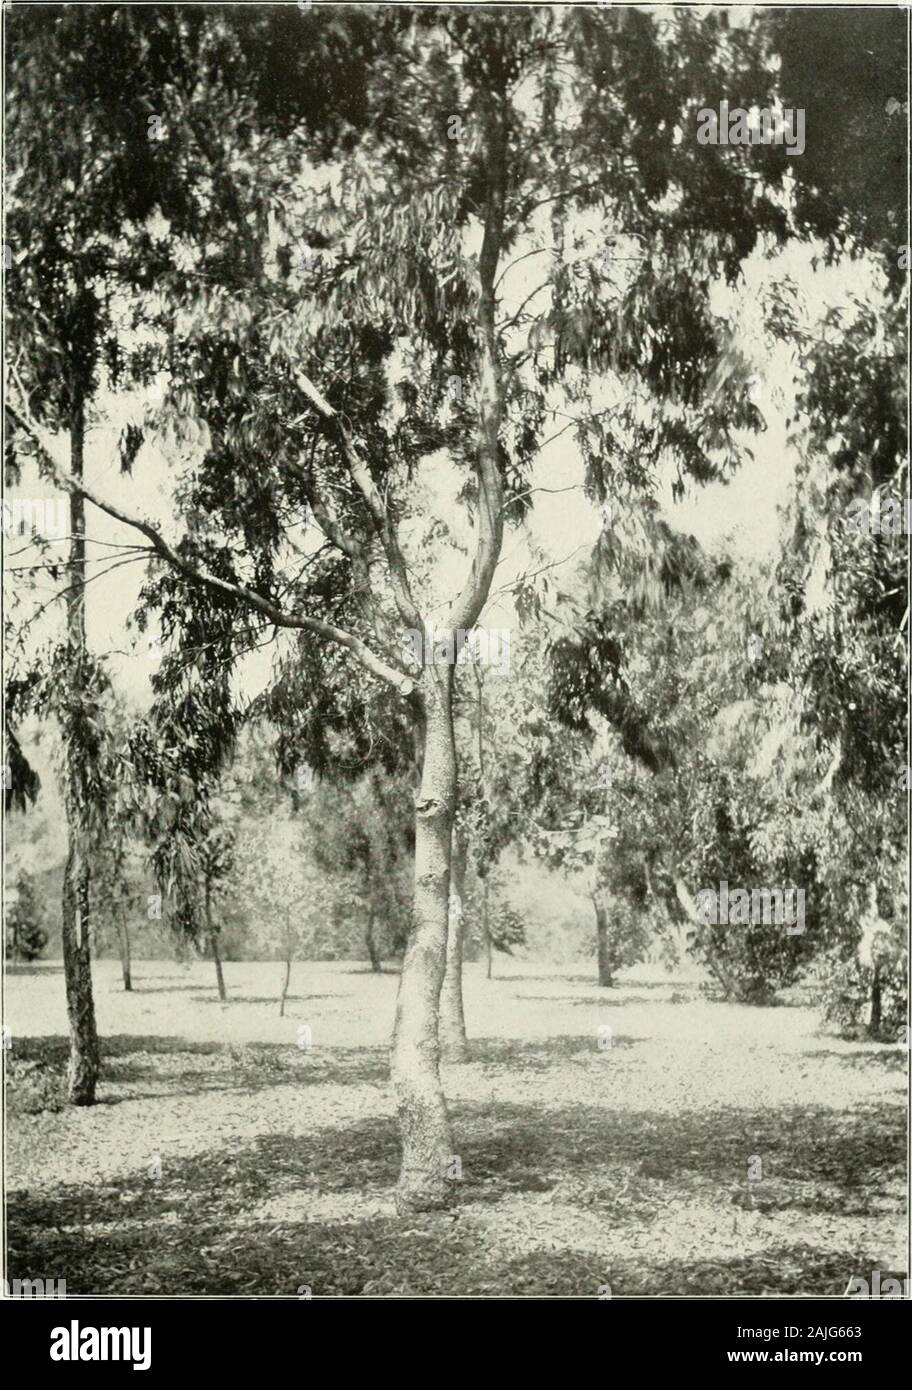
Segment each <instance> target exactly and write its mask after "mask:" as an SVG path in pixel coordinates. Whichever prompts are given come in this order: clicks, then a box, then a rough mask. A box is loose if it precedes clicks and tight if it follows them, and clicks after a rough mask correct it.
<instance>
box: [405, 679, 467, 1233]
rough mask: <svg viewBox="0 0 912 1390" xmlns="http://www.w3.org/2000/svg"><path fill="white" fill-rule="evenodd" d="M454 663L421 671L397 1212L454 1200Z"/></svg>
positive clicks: (406, 961) (432, 1207)
mask: <svg viewBox="0 0 912 1390" xmlns="http://www.w3.org/2000/svg"><path fill="white" fill-rule="evenodd" d="M452 691H453V668H452V666H450V665H442V666H434V665H430V666H428V667H426V669H425V671H424V674H423V676H422V695H423V708H424V751H423V757H422V770H421V786H420V789H419V791H418V795H417V797H416V800H415V897H414V910H413V920H412V929H411V933H410V935H409V939H408V943H407V945H406V948H405V955H404V957H403V961H402V972H401V974H400V977H399V995H398V999H397V1002H396V1024H395V1030H394V1033H393V1050H392V1059H391V1067H390V1071H391V1076H392V1082H393V1090H394V1093H395V1097H396V1110H397V1114H398V1118H399V1133H400V1137H401V1141H402V1167H401V1170H400V1174H399V1186H398V1189H397V1194H396V1199H397V1204H398V1207H399V1210H400V1211H402V1212H410V1211H429V1210H432V1209H434V1208H435V1207H442V1206H445V1205H446V1203H447V1201H448V1199H449V1186H448V1179H447V1169H448V1168H449V1166H450V1164H451V1160H452V1157H453V1145H452V1140H451V1137H450V1122H449V1117H448V1115H447V1110H446V1104H445V1102H444V1099H443V1091H442V1090H441V1086H440V1049H439V1043H438V1034H437V1030H438V1017H439V1005H440V988H441V985H442V984H443V976H444V971H445V968H446V950H447V916H448V912H447V907H448V901H449V891H450V834H451V829H452V823H453V810H454V806H455V801H456V750H455V746H454V740H453V709H452Z"/></svg>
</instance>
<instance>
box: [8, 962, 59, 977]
mask: <svg viewBox="0 0 912 1390" xmlns="http://www.w3.org/2000/svg"><path fill="white" fill-rule="evenodd" d="M4 965H5V970H6V974H7V975H8V976H12V975H40V976H41V977H42V979H43V978H44V977H45V976H47V975H62V974H63V966H62V965H29V964H27V963H26V962H24V961H20V962H18V963H17V962H15V961H11V960H8V961H5V962H4Z"/></svg>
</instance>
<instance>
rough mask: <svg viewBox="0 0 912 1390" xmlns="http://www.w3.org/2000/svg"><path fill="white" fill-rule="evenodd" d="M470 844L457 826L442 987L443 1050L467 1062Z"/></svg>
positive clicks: (450, 1058) (448, 1057)
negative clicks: (464, 960)
mask: <svg viewBox="0 0 912 1390" xmlns="http://www.w3.org/2000/svg"><path fill="white" fill-rule="evenodd" d="M468 854H469V846H468V843H467V841H466V838H465V836H464V835H462V834H461V833H460V832H459V831H458V830H457V829H456V828H455V827H454V829H453V841H452V847H451V862H450V900H449V918H448V922H447V952H446V972H445V974H444V977H443V986H442V988H441V991H440V1050H441V1052H442V1054H443V1059H444V1061H445V1062H467V1061H468V1060H469V1043H468V1039H467V1038H466V1027H465V1010H464V1008H463V1002H462V939H463V920H464V918H463V902H464V900H465V874H466V861H467V859H468Z"/></svg>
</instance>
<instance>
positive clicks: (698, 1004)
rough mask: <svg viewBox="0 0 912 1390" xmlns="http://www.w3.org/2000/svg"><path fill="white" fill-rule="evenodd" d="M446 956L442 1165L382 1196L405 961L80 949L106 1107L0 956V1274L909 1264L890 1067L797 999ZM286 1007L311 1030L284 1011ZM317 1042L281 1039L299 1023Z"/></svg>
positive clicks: (601, 1280) (353, 1278)
mask: <svg viewBox="0 0 912 1390" xmlns="http://www.w3.org/2000/svg"><path fill="white" fill-rule="evenodd" d="M498 968H499V969H500V972H501V977H500V978H496V979H494V980H492V981H487V980H485V979H484V978H483V973H482V971H481V969H480V968H479V967H478V966H473V965H470V966H468V967H467V971H466V1014H467V1020H468V1027H469V1034H470V1038H471V1039H472V1044H471V1045H472V1060H471V1061H470V1062H469V1063H467V1064H465V1065H462V1066H448V1067H445V1068H444V1085H445V1090H446V1094H447V1097H448V1099H449V1101H450V1105H451V1110H452V1115H453V1127H454V1147H455V1149H456V1156H458V1158H459V1160H460V1165H461V1170H462V1177H461V1180H459V1181H455V1182H454V1195H455V1198H456V1202H455V1205H454V1207H453V1209H452V1211H449V1212H446V1213H442V1214H438V1215H435V1216H429V1217H420V1218H417V1217H413V1218H409V1220H407V1221H402V1220H400V1219H399V1218H398V1217H397V1216H396V1214H395V1211H394V1207H393V1201H392V1189H393V1185H394V1183H395V1179H396V1173H397V1166H398V1144H397V1138H396V1131H395V1126H394V1122H393V1110H392V1101H391V1095H390V1091H389V1087H388V1085H387V1074H388V1066H387V1042H388V1038H389V1032H390V1028H391V1025H392V1019H393V1011H394V1007H395V994H396V987H397V977H396V975H395V973H394V972H392V971H390V972H389V973H385V974H383V975H379V976H376V975H372V974H371V973H369V972H366V971H365V970H364V967H363V966H360V965H353V964H349V963H342V964H336V963H333V964H329V963H319V962H309V963H306V964H302V965H297V966H295V969H294V972H293V976H292V987H291V994H290V997H289V1000H288V1002H287V1005H286V1017H285V1018H284V1019H280V1018H279V1016H278V1007H277V1003H276V994H277V991H278V986H279V984H280V974H281V966H279V965H276V964H274V963H273V964H235V963H231V962H229V963H228V964H227V965H226V968H225V969H226V977H227V983H228V989H229V994H230V996H231V997H230V1002H229V1003H228V1004H226V1005H221V1004H220V1003H219V1002H218V999H217V997H216V995H215V989H214V981H213V979H212V978H211V969H212V967H211V965H210V964H208V963H206V962H195V963H194V964H193V965H192V966H191V967H189V968H184V967H181V966H178V965H174V964H170V963H167V962H138V963H137V964H136V965H135V967H134V972H135V982H136V989H135V990H134V992H133V993H132V994H130V995H128V994H124V993H123V991H122V989H121V987H120V982H119V970H118V967H117V965H116V963H115V962H109V961H101V962H96V964H95V971H96V995H97V1006H98V1023H99V1030H100V1032H101V1034H102V1038H103V1040H104V1041H103V1052H104V1075H103V1081H102V1085H101V1087H100V1090H99V1100H100V1102H101V1103H100V1104H99V1105H98V1106H96V1107H94V1108H92V1109H84V1110H77V1109H66V1108H63V1109H60V1108H56V1109H55V1108H54V1107H55V1106H59V1095H60V1078H61V1076H62V1072H63V1068H64V1066H65V1060H66V1051H67V1048H66V1040H65V1006H64V998H63V980H62V977H61V975H60V973H59V969H55V968H54V967H53V965H50V966H47V967H42V968H39V969H30V970H29V971H28V972H27V973H26V972H23V973H21V974H19V973H16V972H12V973H11V974H10V975H9V976H8V978H7V985H6V990H7V1019H8V1022H9V1023H10V1025H11V1028H12V1033H13V1047H12V1052H11V1053H8V1054H7V1058H8V1062H9V1081H10V1087H9V1090H8V1100H9V1107H10V1120H9V1131H10V1132H9V1137H8V1144H7V1184H8V1193H9V1209H8V1221H9V1232H10V1234H9V1239H10V1267H11V1277H12V1276H17V1277H27V1276H29V1275H31V1276H36V1275H38V1274H42V1273H45V1274H47V1275H48V1277H50V1276H51V1275H52V1274H53V1275H54V1276H55V1277H65V1278H66V1280H67V1286H68V1290H69V1291H70V1292H72V1293H92V1292H95V1293H98V1292H104V1293H148V1292H159V1291H161V1292H166V1293H179V1292H197V1293H199V1292H209V1293H231V1292H235V1293H284V1294H294V1293H295V1292H296V1291H297V1290H298V1289H299V1286H302V1285H307V1286H309V1287H312V1289H313V1292H314V1293H315V1294H319V1293H340V1292H344V1293H375V1294H384V1293H385V1294H389V1293H401V1292H416V1293H421V1292H427V1293H448V1292H453V1293H511V1292H514V1293H516V1292H519V1293H589V1294H595V1293H597V1292H598V1289H599V1287H600V1286H602V1285H604V1284H606V1283H610V1285H611V1288H612V1292H613V1294H614V1295H622V1294H624V1293H639V1294H643V1293H658V1294H674V1293H696V1294H699V1293H707V1294H709V1293H716V1294H718V1293H749V1294H762V1293H772V1292H779V1293H804V1294H841V1293H842V1292H843V1290H844V1289H845V1287H846V1285H847V1283H848V1281H849V1279H850V1278H851V1277H852V1276H853V1275H859V1274H860V1275H864V1274H866V1273H867V1272H870V1271H872V1270H873V1269H880V1270H881V1271H882V1273H883V1275H884V1277H886V1274H888V1273H892V1274H896V1275H902V1274H904V1273H905V1271H906V1267H907V1258H906V1251H905V1245H904V1230H905V1215H904V1209H903V1191H904V1188H903V1172H904V1169H903V1163H904V1154H905V1137H904V1136H905V1110H904V1096H905V1064H906V1056H907V1054H904V1053H902V1052H901V1051H900V1050H899V1049H898V1048H895V1047H889V1046H886V1045H883V1046H879V1045H875V1044H853V1043H846V1042H841V1041H840V1040H838V1039H836V1038H833V1037H831V1036H829V1035H826V1034H824V1033H822V1032H821V1031H820V1029H819V1025H818V1022H817V1017H816V1015H815V1013H814V1012H813V1011H812V1010H811V1009H809V1008H806V1007H779V1008H770V1009H760V1008H750V1007H746V1006H740V1005H725V1004H718V1003H712V1002H710V1001H708V1000H707V999H706V998H705V997H704V996H703V995H702V994H701V993H700V989H699V981H698V980H697V979H696V978H694V977H693V976H685V975H681V976H678V977H675V976H668V975H665V974H664V973H663V972H662V971H660V970H649V969H648V968H645V967H643V968H639V969H635V970H632V971H630V972H628V973H627V974H626V975H625V976H624V977H623V978H622V980H621V982H620V983H619V985H618V987H617V988H615V989H611V990H604V989H599V987H598V986H597V985H595V984H593V982H592V980H591V978H590V977H589V975H588V974H587V973H586V970H585V967H582V968H581V967H580V966H576V967H574V968H568V969H558V968H555V969H554V970H553V971H550V970H548V968H547V967H543V966H542V965H541V964H537V965H535V966H532V965H523V964H520V963H518V962H515V961H510V962H508V963H507V964H505V965H504V964H502V963H501V962H498ZM302 1029H303V1030H304V1031H303V1032H302V1031H301V1030H302ZM301 1041H303V1042H306V1043H308V1044H309V1045H308V1046H306V1047H302V1046H300V1045H299V1042H301Z"/></svg>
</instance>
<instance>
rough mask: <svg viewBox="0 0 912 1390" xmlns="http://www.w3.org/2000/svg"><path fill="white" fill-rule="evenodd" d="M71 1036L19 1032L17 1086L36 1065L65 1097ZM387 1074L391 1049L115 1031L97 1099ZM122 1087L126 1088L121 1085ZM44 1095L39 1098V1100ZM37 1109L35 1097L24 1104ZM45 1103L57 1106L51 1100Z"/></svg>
mask: <svg viewBox="0 0 912 1390" xmlns="http://www.w3.org/2000/svg"><path fill="white" fill-rule="evenodd" d="M69 1053H70V1048H69V1040H68V1039H67V1038H65V1037H61V1036H59V1035H58V1036H54V1035H52V1036H48V1037H33V1038H16V1039H14V1041H13V1048H12V1051H11V1053H10V1058H11V1061H12V1062H13V1063H14V1064H20V1074H19V1075H17V1074H15V1072H16V1068H15V1066H14V1068H13V1071H14V1075H13V1077H12V1085H13V1093H15V1088H16V1086H17V1085H21V1084H22V1082H21V1080H20V1076H21V1064H23V1063H24V1064H25V1065H26V1066H27V1067H29V1068H33V1069H34V1070H32V1071H30V1072H29V1075H28V1077H27V1080H26V1084H27V1086H28V1088H29V1089H33V1088H34V1084H35V1080H36V1077H37V1073H38V1072H39V1071H40V1072H41V1073H43V1074H44V1075H45V1076H46V1077H48V1078H50V1079H52V1080H54V1081H55V1082H56V1085H57V1088H58V1091H59V1095H58V1096H57V1099H58V1100H59V1102H60V1104H61V1105H62V1104H63V1102H64V1095H65V1075H66V1067H67V1062H68V1060H69ZM388 1079H389V1049H388V1047H387V1046H386V1045H385V1044H381V1045H379V1046H377V1047H375V1048H366V1047H348V1048H346V1047H336V1048H319V1047H310V1048H300V1047H298V1046H297V1043H296V1042H295V1041H294V1040H290V1041H289V1042H287V1043H261V1042H257V1043H220V1042H191V1041H189V1040H188V1039H186V1038H180V1037H171V1036H168V1037H161V1036H158V1035H140V1034H132V1033H117V1034H114V1035H112V1036H110V1037H107V1038H104V1039H103V1040H102V1042H101V1077H100V1090H99V1096H98V1102H97V1103H98V1104H100V1105H116V1104H118V1103H119V1102H120V1101H122V1100H129V1101H137V1100H143V1099H152V1098H157V1097H160V1096H162V1095H163V1094H165V1093H167V1092H168V1091H173V1092H177V1093H180V1094H181V1095H187V1096H193V1095H201V1094H203V1093H204V1092H207V1091H224V1092H226V1093H228V1092H237V1093H242V1094H243V1093H249V1092H251V1091H261V1090H268V1089H270V1088H272V1087H275V1086H289V1085H292V1086H322V1085H336V1086H339V1085H344V1086H359V1085H382V1084H385V1083H386V1082H387V1081H388ZM150 1081H152V1082H156V1083H157V1089H156V1090H155V1091H151V1092H148V1093H145V1094H138V1093H137V1092H136V1091H135V1090H133V1089H132V1087H134V1086H135V1085H137V1084H139V1083H142V1082H150ZM118 1088H123V1089H122V1090H121V1091H120V1092H118ZM41 1099H42V1097H41V1095H39V1096H38V1100H37V1102H36V1104H37V1106H38V1108H39V1109H40V1108H42V1105H41ZM27 1108H28V1109H29V1110H30V1111H32V1112H34V1109H35V1106H34V1105H32V1104H31V1103H30V1104H29V1105H28V1107H27ZM45 1108H57V1106H56V1105H55V1106H53V1107H51V1106H50V1105H48V1106H47V1107H45Z"/></svg>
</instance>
